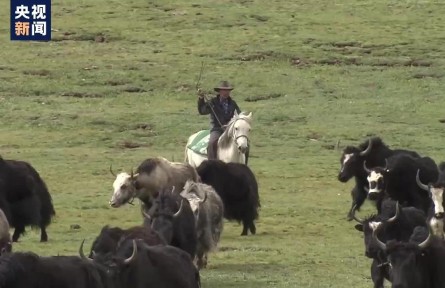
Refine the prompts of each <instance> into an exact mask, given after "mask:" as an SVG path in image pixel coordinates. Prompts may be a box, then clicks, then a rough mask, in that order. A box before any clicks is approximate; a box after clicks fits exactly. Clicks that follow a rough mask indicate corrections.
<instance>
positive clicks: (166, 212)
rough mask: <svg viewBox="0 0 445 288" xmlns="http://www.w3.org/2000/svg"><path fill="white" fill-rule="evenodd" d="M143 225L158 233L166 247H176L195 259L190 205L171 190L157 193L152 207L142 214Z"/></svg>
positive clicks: (194, 232)
mask: <svg viewBox="0 0 445 288" xmlns="http://www.w3.org/2000/svg"><path fill="white" fill-rule="evenodd" d="M143 214H144V217H145V220H144V225H151V229H152V230H154V231H156V232H157V233H159V235H161V237H162V238H163V239H164V241H165V242H166V243H167V244H168V245H172V246H175V247H178V248H180V249H182V250H184V251H185V252H187V253H189V254H190V256H191V257H192V259H193V258H195V256H196V247H197V234H196V225H195V217H194V215H193V211H192V209H191V207H190V203H189V202H188V201H187V200H186V199H184V198H182V197H181V196H180V195H179V194H176V193H175V192H174V191H173V190H168V189H164V190H162V191H160V192H159V193H158V196H157V197H156V198H155V200H154V203H153V206H152V207H151V208H150V210H149V211H148V212H145V211H144V212H143Z"/></svg>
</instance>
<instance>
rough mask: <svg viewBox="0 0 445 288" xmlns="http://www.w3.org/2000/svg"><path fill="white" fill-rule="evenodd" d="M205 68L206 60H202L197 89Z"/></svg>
mask: <svg viewBox="0 0 445 288" xmlns="http://www.w3.org/2000/svg"><path fill="white" fill-rule="evenodd" d="M203 70H204V61H202V62H201V71H200V72H199V77H198V81H197V82H196V90H198V88H199V82H201V76H202V71H203Z"/></svg>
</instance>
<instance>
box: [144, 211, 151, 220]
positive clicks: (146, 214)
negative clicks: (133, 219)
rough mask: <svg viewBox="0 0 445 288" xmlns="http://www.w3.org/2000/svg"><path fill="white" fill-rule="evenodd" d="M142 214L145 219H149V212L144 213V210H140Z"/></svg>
mask: <svg viewBox="0 0 445 288" xmlns="http://www.w3.org/2000/svg"><path fill="white" fill-rule="evenodd" d="M142 215H144V217H145V219H147V220H151V216H150V214H148V213H146V212H145V211H142Z"/></svg>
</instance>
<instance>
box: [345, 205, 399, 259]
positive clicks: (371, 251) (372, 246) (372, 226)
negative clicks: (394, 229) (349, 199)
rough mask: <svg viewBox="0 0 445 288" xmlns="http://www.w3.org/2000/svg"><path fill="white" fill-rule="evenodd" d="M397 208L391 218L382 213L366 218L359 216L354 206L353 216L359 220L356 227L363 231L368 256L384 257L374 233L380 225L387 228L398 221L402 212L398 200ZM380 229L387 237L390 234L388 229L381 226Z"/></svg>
mask: <svg viewBox="0 0 445 288" xmlns="http://www.w3.org/2000/svg"><path fill="white" fill-rule="evenodd" d="M395 208H396V211H395V215H394V216H392V217H390V218H386V217H383V216H382V215H371V216H369V217H367V218H365V219H360V218H358V217H357V216H356V215H355V212H356V209H355V207H354V208H353V218H354V220H355V221H357V222H358V224H356V225H355V229H356V230H357V231H360V232H363V236H364V244H365V255H366V257H368V258H382V257H381V250H380V248H379V246H378V245H377V244H376V243H375V241H374V240H373V238H372V233H373V232H374V231H375V230H376V229H377V228H378V227H380V226H385V227H386V228H388V225H391V224H392V223H395V222H396V221H397V219H398V218H399V217H400V214H401V211H400V206H399V203H398V202H397V203H396V207H395ZM379 230H380V231H379V232H381V234H384V235H385V236H386V237H388V236H390V235H387V231H386V229H382V228H381V227H380V229H379ZM386 237H385V238H386Z"/></svg>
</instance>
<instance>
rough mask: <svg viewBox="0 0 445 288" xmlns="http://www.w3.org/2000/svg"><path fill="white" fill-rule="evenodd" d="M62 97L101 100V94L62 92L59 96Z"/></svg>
mask: <svg viewBox="0 0 445 288" xmlns="http://www.w3.org/2000/svg"><path fill="white" fill-rule="evenodd" d="M60 95H61V96H64V97H74V98H103V97H104V96H103V95H102V94H98V93H89V92H64V93H62V94H60Z"/></svg>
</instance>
